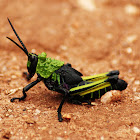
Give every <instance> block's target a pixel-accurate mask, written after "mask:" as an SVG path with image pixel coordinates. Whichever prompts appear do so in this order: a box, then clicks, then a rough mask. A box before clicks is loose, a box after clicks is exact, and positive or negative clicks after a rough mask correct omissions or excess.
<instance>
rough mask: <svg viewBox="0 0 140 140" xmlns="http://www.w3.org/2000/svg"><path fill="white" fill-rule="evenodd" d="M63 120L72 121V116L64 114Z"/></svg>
mask: <svg viewBox="0 0 140 140" xmlns="http://www.w3.org/2000/svg"><path fill="white" fill-rule="evenodd" d="M63 119H65V120H67V121H70V120H71V115H70V114H64V115H63Z"/></svg>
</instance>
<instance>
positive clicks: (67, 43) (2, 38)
mask: <svg viewBox="0 0 140 140" xmlns="http://www.w3.org/2000/svg"><path fill="white" fill-rule="evenodd" d="M7 17H8V18H9V19H10V20H11V22H12V24H13V26H14V27H15V29H16V31H17V33H18V34H19V36H20V38H21V39H22V41H23V42H24V44H25V46H26V47H27V49H28V51H29V52H33V53H37V54H38V53H41V52H46V53H47V55H48V57H52V58H55V59H59V60H63V61H65V63H71V64H72V66H73V67H74V68H76V69H77V70H79V71H80V72H82V73H83V74H84V75H93V74H98V73H102V72H107V71H110V70H115V69H118V70H120V77H121V78H122V79H124V80H126V81H127V82H128V84H129V85H128V88H127V89H126V90H125V91H124V92H123V99H122V104H123V103H124V104H123V106H127V107H126V108H123V107H122V105H121V104H120V107H121V110H122V111H124V110H130V112H129V111H127V112H125V113H126V114H125V113H124V112H123V113H124V114H125V115H126V116H129V115H130V114H136V116H131V117H130V118H129V117H128V118H127V119H126V122H127V121H128V122H129V124H126V122H124V121H121V120H120V119H121V117H122V118H123V117H124V116H121V117H120V119H119V117H118V116H116V118H115V117H114V118H115V119H114V122H112V123H111V124H108V122H107V120H106V121H105V119H106V118H104V115H105V114H104V113H103V112H104V109H105V108H106V107H108V108H109V110H112V108H113V107H114V106H113V107H112V108H111V107H110V106H108V105H106V106H104V107H103V112H102V113H101V112H98V111H97V110H96V115H95V116H93V112H92V111H93V109H91V108H90V109H88V108H85V110H83V108H82V107H79V106H78V107H76V106H74V105H73V106H72V105H71V104H68V103H66V108H65V107H64V108H65V109H64V110H66V112H70V110H71V112H73V114H74V113H76V109H77V111H81V112H80V113H79V115H81V116H80V117H79V118H80V119H79V121H77V118H76V119H75V120H72V121H73V122H72V124H71V127H70V126H67V124H66V123H65V125H64V126H62V124H57V119H56V118H57V115H56V108H57V106H58V104H59V102H60V100H61V96H59V97H56V100H55V99H54V98H53V95H52V93H51V92H50V91H48V90H45V87H44V86H43V85H42V84H40V85H38V86H36V88H34V89H33V90H31V91H30V93H32V94H30V95H29V98H28V99H27V100H28V101H26V104H31V106H32V107H31V110H34V108H37V107H38V106H41V104H43V105H44V106H43V107H42V108H39V109H40V110H42V111H43V110H44V107H46V106H48V104H50V106H56V108H55V107H54V108H53V109H52V107H51V110H53V111H54V112H53V111H52V112H51V113H50V114H52V116H53V117H52V118H51V117H50V118H48V120H49V122H52V121H54V120H55V121H56V122H55V123H56V124H57V126H55V129H54V127H53V125H52V124H51V123H49V122H45V121H47V120H45V118H44V122H45V124H46V123H47V124H48V125H49V128H50V130H48V127H46V128H44V129H43V124H44V122H43V121H42V120H43V119H40V124H37V126H34V125H33V128H30V131H32V132H31V133H27V132H26V130H27V128H28V127H29V126H28V125H30V124H31V123H29V124H28V123H26V121H23V120H22V119H21V120H19V122H20V123H21V124H23V125H25V124H26V125H27V126H25V128H26V129H24V128H23V129H21V131H20V132H18V130H19V128H18V124H16V122H13V120H14V119H15V120H16V119H19V118H21V116H22V115H23V111H22V110H20V111H19V112H18V114H20V115H21V116H20V115H19V116H18V115H17V116H14V115H13V114H14V113H16V110H17V108H16V104H12V105H13V107H12V108H10V104H11V103H10V102H9V99H10V97H9V91H10V90H11V89H16V88H19V87H21V88H22V87H24V86H25V85H27V84H28V82H27V81H26V80H25V79H24V78H23V77H22V72H23V71H26V63H27V57H26V56H25V54H24V53H23V52H22V51H21V50H20V49H19V48H18V47H17V46H15V45H14V44H13V43H12V42H10V41H9V40H8V39H6V36H8V37H10V38H12V39H13V40H15V41H16V42H18V40H17V38H16V36H15V34H14V32H13V31H12V29H11V27H10V25H9V23H8V20H7ZM139 36H140V1H138V0H117V1H115V0H114V1H113V0H98V1H96V0H40V1H37V0H34V1H33V0H28V1H27V0H22V1H20V0H12V1H11V0H0V60H1V61H0V92H1V95H0V96H1V97H0V106H1V111H3V113H2V114H0V125H1V126H2V127H3V129H2V128H1V127H0V134H1V135H0V136H1V137H3V138H4V137H9V138H11V139H18V138H19V137H18V135H19V134H20V135H21V136H22V138H23V139H25V136H24V134H25V133H27V139H32V138H34V139H35V138H36V137H40V139H41V138H42V139H43V138H44V136H46V135H48V139H52V138H54V139H63V138H64V139H65V138H67V139H75V138H77V136H79V139H82V138H83V137H84V138H87V139H91V138H99V139H100V138H102V136H103V138H109V137H112V138H117V137H121V138H123V136H124V138H130V139H132V138H134V136H136V134H135V133H134V132H133V131H132V133H130V132H131V129H129V130H128V128H127V129H126V128H124V129H123V128H122V130H121V132H122V133H120V131H119V127H121V126H126V125H128V126H129V127H130V128H131V127H132V125H131V123H133V124H135V125H136V126H138V125H139V124H140V120H139V119H138V118H137V116H138V115H140V112H139V111H138V110H139V109H138V107H140V106H139V105H140V104H139V101H140V94H139V93H140V88H139V85H140V74H139V69H140V47H139V46H140V39H139ZM33 80H35V78H33ZM38 92H40V94H39V93H38ZM46 92H48V96H51V95H52V97H51V98H49V97H48V96H47V95H46ZM41 93H42V94H41ZM34 94H35V95H34ZM49 94H50V95H49ZM54 94H55V93H54ZM17 95H18V96H20V95H21V91H18V94H17ZM12 96H13V95H12ZM46 96H47V97H46ZM44 98H46V99H44ZM37 99H38V100H37ZM57 99H58V100H57ZM40 100H41V101H42V102H40ZM54 101H55V102H56V104H53V102H54ZM34 102H36V104H34V105H32V104H33V103H34ZM57 102H58V103H57ZM47 103H48V104H47ZM127 104H128V105H127ZM17 105H19V108H20V107H21V108H22V109H24V108H26V106H25V104H24V103H22V104H21V103H20V104H18V103H17ZM45 105H46V106H45ZM7 108H10V109H11V110H12V112H11V115H13V116H12V118H9V117H7V116H6V114H10V113H6V112H7V110H8V109H7ZM29 108H30V107H29ZM78 108H79V109H78ZM101 108H102V107H100V105H99V110H102V109H101ZM14 109H16V110H15V111H14ZM87 110H89V111H88V113H87V115H86V116H85V118H86V117H87V118H86V120H88V121H87V122H86V121H85V119H84V120H82V119H83V118H82V116H83V114H84V113H86V112H87ZM47 111H48V110H47ZM84 111H85V112H84ZM119 111H120V108H118V114H122V112H119ZM82 112H83V113H82ZM134 112H135V113H134ZM26 113H27V114H26V115H27V118H28V117H29V116H30V117H33V114H30V113H29V112H26ZM28 113H29V114H28ZM100 113H101V114H100ZM106 113H107V114H109V113H110V112H106ZM48 114H49V113H48ZM39 115H41V116H40V118H43V117H44V115H43V114H40V113H39ZM100 115H101V116H100ZM114 115H115V114H114ZM99 116H100V117H101V120H100V121H99V124H98V123H95V122H96V121H97V120H96V119H95V118H98V117H99ZM126 116H125V117H126ZM30 117H29V118H30ZM45 117H46V115H45ZM106 117H107V116H106ZM13 118H14V119H13ZM107 118H108V117H107ZM117 119H118V120H117ZM111 120H113V118H111ZM82 121H83V122H82ZM6 122H8V123H10V122H12V123H11V125H10V126H8V125H7V123H6ZM79 122H80V123H79ZM103 122H104V127H103V126H102V125H101V124H103ZM119 122H121V123H119ZM53 123H54V122H53ZM4 124H5V125H4ZM14 124H16V125H17V127H15V125H14ZM91 124H92V125H91ZM93 124H94V128H93ZM112 124H113V125H114V127H113V128H112ZM58 126H59V127H61V128H62V130H59V129H58ZM84 126H86V127H88V128H89V130H91V131H90V132H89V131H88V130H86V128H85V127H84ZM105 126H106V127H105ZM107 126H108V127H107ZM19 127H20V125H19ZM38 127H40V128H41V129H39V130H38ZM80 127H82V128H83V129H80ZM12 129H13V130H12ZM51 130H52V131H51ZM75 130H76V131H77V134H75V133H74V132H75ZM125 130H127V132H129V133H130V134H128V133H127V132H126V131H125ZM30 131H29V132H30ZM44 131H45V132H44ZM65 131H66V132H65ZM68 131H70V132H69V134H68ZM93 131H95V132H97V134H95V133H94V134H93ZM110 131H111V132H110ZM116 131H117V132H116ZM36 132H38V135H37V134H36ZM99 132H100V133H99ZM59 133H60V134H59ZM31 134H33V135H31ZM122 134H124V135H123V136H122ZM7 135H8V136H7Z"/></svg>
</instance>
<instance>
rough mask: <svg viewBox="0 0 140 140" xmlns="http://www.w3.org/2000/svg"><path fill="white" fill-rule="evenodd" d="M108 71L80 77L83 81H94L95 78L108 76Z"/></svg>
mask: <svg viewBox="0 0 140 140" xmlns="http://www.w3.org/2000/svg"><path fill="white" fill-rule="evenodd" d="M108 73H109V72H106V73H101V74H96V75H91V76H83V77H82V79H83V80H84V81H96V80H99V79H103V78H108V76H107V74H108Z"/></svg>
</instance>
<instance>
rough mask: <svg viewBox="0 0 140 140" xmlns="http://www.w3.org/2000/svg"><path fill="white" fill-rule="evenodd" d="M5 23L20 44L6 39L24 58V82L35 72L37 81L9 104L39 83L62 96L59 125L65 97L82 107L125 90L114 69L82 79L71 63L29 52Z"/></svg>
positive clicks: (26, 87) (125, 85) (123, 83)
mask: <svg viewBox="0 0 140 140" xmlns="http://www.w3.org/2000/svg"><path fill="white" fill-rule="evenodd" d="M8 21H9V24H10V26H11V28H12V30H13V31H14V33H15V35H16V37H17V39H18V40H19V42H20V44H21V45H19V44H18V43H16V42H15V41H14V40H12V39H11V38H9V37H7V38H8V39H9V40H11V41H12V42H13V43H14V44H16V46H18V47H19V48H20V49H21V50H22V51H23V52H24V53H25V54H26V55H27V57H28V61H27V69H28V73H27V72H26V73H25V74H26V78H27V80H30V79H31V78H32V77H33V76H34V75H35V73H36V74H37V79H36V80H35V81H33V82H31V83H30V84H28V85H27V86H25V87H24V88H23V96H22V97H20V98H17V97H15V98H12V99H11V102H14V100H17V99H18V100H19V101H21V100H24V99H25V98H26V96H27V95H26V92H27V91H28V90H29V89H30V88H32V87H33V86H35V85H36V84H38V83H39V82H41V81H43V82H44V84H45V86H46V87H47V88H48V89H49V90H52V91H56V92H59V93H62V94H63V99H62V101H61V103H60V105H59V107H58V110H57V112H58V120H59V121H60V122H61V121H62V120H63V118H62V115H61V110H62V106H63V104H64V102H65V99H66V98H68V99H69V100H70V101H72V103H76V104H82V103H83V102H87V103H88V104H91V101H90V100H91V99H95V98H100V97H101V96H102V95H103V94H105V93H106V92H107V91H110V90H120V91H122V90H124V89H126V87H127V83H126V82H125V81H124V80H122V79H119V78H118V75H119V71H118V70H113V71H110V72H106V73H102V74H97V75H92V76H83V75H82V73H80V72H79V71H77V70H76V69H74V68H72V66H71V64H69V63H67V64H65V63H64V62H63V61H59V60H55V59H52V58H48V57H47V54H46V53H45V52H42V53H41V54H38V55H37V54H34V53H29V52H28V50H27V48H26V46H25V45H24V43H23V42H22V40H21V39H20V37H19V36H18V34H17V32H16V30H15V29H14V27H13V25H12V23H11V22H10V20H9V19H8Z"/></svg>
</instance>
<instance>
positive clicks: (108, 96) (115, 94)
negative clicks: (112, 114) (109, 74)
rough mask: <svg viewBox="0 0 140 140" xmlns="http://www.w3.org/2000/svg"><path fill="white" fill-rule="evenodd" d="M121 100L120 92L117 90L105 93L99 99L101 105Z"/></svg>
mask: <svg viewBox="0 0 140 140" xmlns="http://www.w3.org/2000/svg"><path fill="white" fill-rule="evenodd" d="M120 99H121V92H120V91H117V90H111V91H109V92H106V93H105V94H104V95H103V96H102V97H101V103H103V104H106V103H111V102H116V101H119V100H120Z"/></svg>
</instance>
